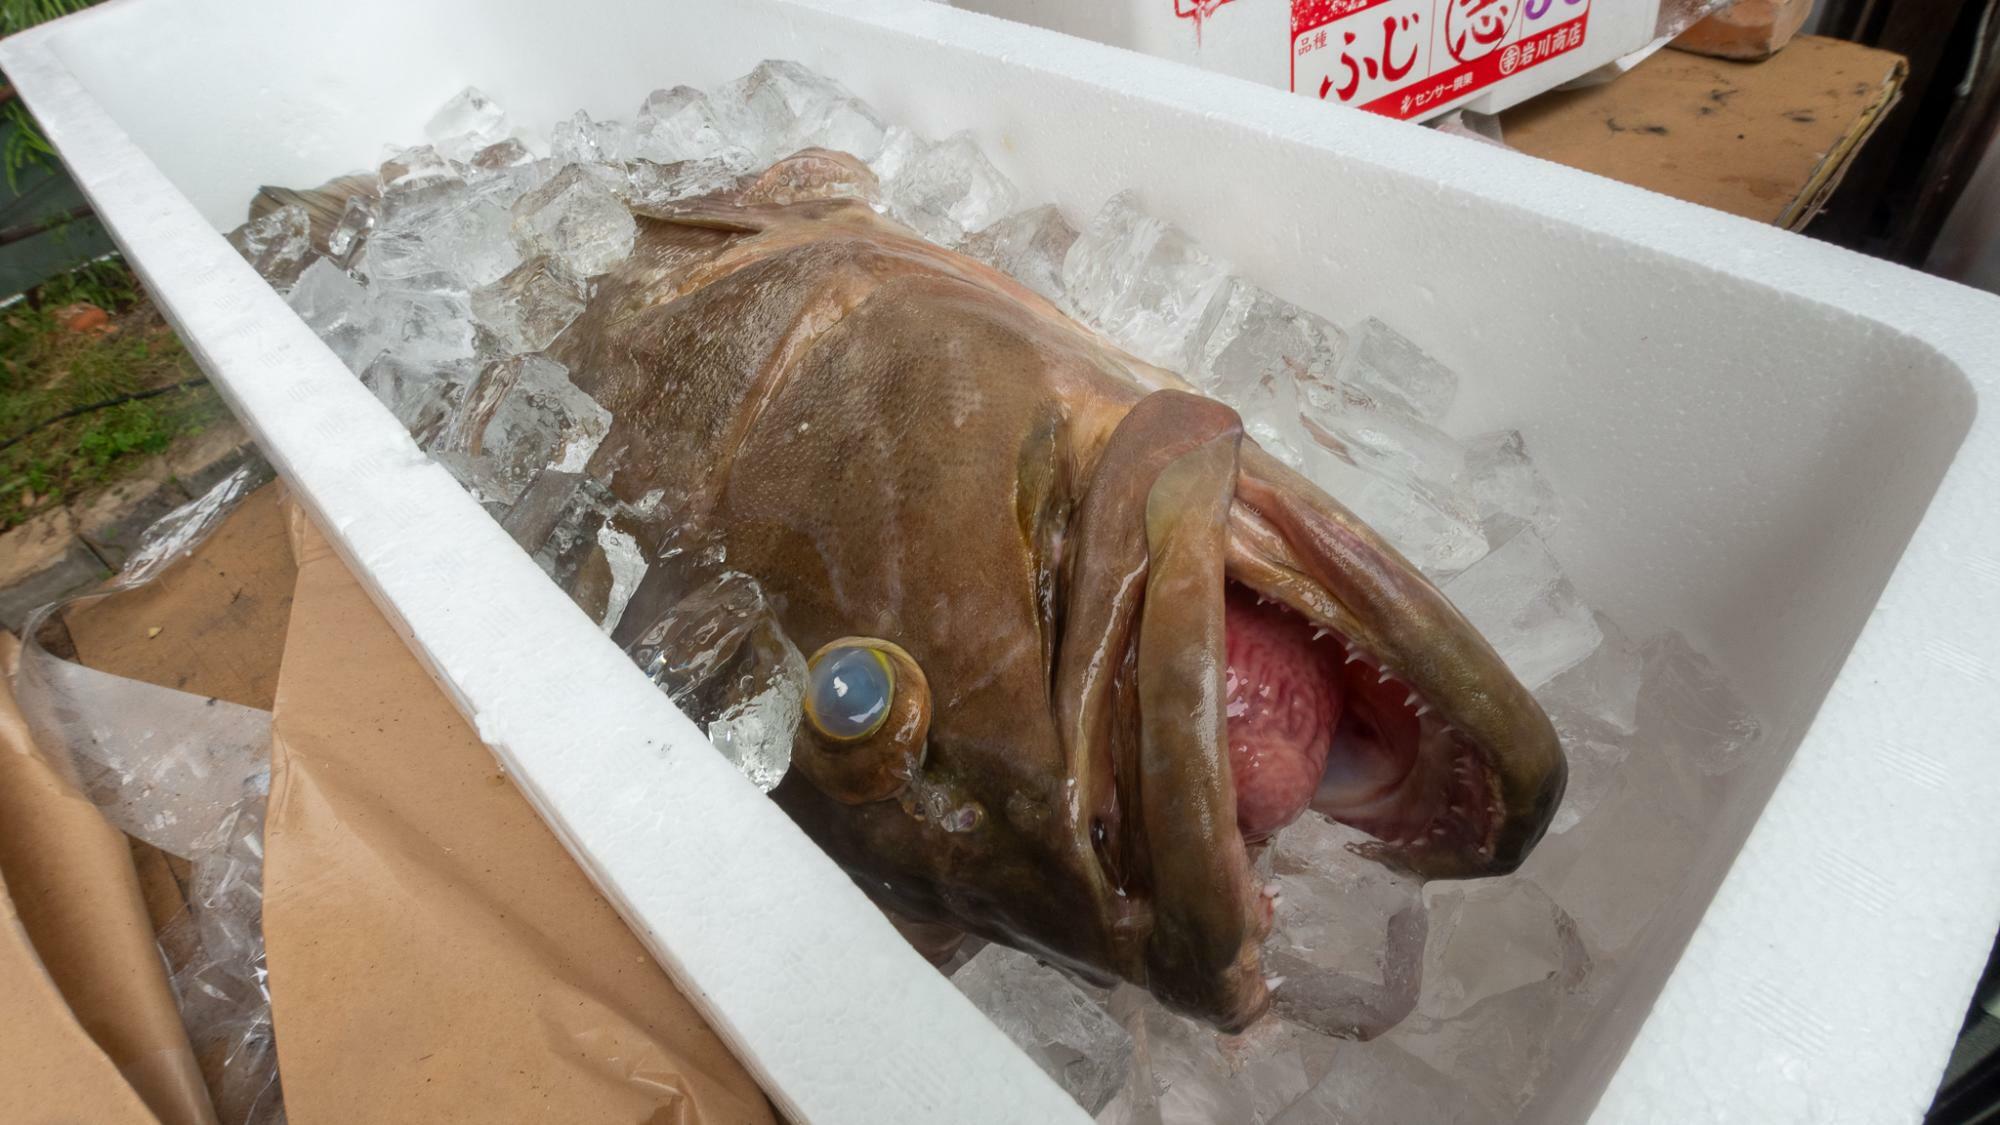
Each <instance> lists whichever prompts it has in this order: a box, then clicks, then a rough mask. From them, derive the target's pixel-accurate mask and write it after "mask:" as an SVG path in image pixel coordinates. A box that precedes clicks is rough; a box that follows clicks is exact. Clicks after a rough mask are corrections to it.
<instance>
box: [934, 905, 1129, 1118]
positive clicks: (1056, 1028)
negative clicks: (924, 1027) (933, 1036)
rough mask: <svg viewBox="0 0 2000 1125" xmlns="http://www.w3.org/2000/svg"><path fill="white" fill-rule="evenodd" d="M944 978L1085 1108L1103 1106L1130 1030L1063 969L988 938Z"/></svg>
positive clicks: (1123, 1060)
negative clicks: (976, 950)
mask: <svg viewBox="0 0 2000 1125" xmlns="http://www.w3.org/2000/svg"><path fill="white" fill-rule="evenodd" d="M951 983H952V984H954V985H956V986H957V987H958V990H959V991H960V992H962V993H964V994H965V998H966V999H968V1000H970V1001H972V1003H973V1006H974V1007H977V1008H978V1009H979V1010H980V1011H982V1012H984V1013H986V1018H988V1019H990V1020H992V1021H993V1023H994V1026H996V1027H998V1028H999V1029H1000V1030H1001V1031H1002V1032H1003V1033H1005V1034H1006V1036H1007V1038H1009V1039H1011V1040H1013V1041H1014V1044H1015V1045H1016V1046H1018V1047H1020V1048H1021V1050H1022V1051H1024V1052H1026V1054H1027V1056H1028V1057H1029V1058H1031V1059H1033V1060H1034V1061H1035V1065H1037V1066H1039V1067H1041V1068H1042V1070H1043V1071H1044V1072H1045V1073H1047V1074H1048V1076H1049V1077H1050V1078H1053V1079H1055V1081H1056V1084H1057V1085H1059V1086H1061V1087H1062V1088H1063V1090H1064V1092H1066V1093H1068V1094H1069V1096H1071V1097H1073V1098H1075V1099H1076V1100H1077V1104H1078V1105H1081V1106H1082V1107H1083V1108H1084V1111H1085V1112H1087V1113H1096V1112H1097V1111H1098V1110H1099V1109H1102V1108H1103V1107H1104V1104H1105V1103H1106V1102H1108V1101H1110V1100H1111V1096H1112V1095H1113V1094H1115V1093H1117V1091H1118V1087H1119V1086H1120V1085H1122V1084H1123V1083H1124V1081H1125V1072H1126V1068H1127V1066H1128V1065H1129V1064H1130V1062H1131V1058H1132V1036H1131V1035H1130V1034H1129V1033H1128V1032H1126V1030H1125V1028H1123V1027H1122V1026H1120V1025H1119V1023H1118V1021H1117V1020H1116V1019H1114V1018H1112V1016H1111V1013H1109V1012H1107V1011H1105V1010H1104V1007H1103V1006H1102V1005H1101V1004H1099V1003H1098V1001H1097V1000H1096V999H1094V998H1093V997H1092V996H1091V995H1090V994H1089V993H1087V992H1085V991H1084V990H1083V989H1082V988H1081V987H1079V986H1078V985H1077V984H1076V983H1075V982H1073V981H1071V980H1070V979H1069V978H1068V977H1066V976H1064V975H1063V974H1062V973H1060V972H1058V971H1056V970H1055V969H1052V968H1049V967H1048V966H1046V965H1043V964H1041V963H1040V962H1038V961H1036V960H1035V959H1034V958H1033V957H1030V956H1028V955H1027V954H1025V953H1021V952H1018V951H1016V950H1012V949H1009V948H1007V947H1006V946H1004V945H988V946H987V947H986V948H984V949H982V950H980V951H979V952H978V953H977V954H976V955H974V956H973V957H972V959H971V960H969V961H967V962H966V963H965V965H964V966H962V967H961V968H960V969H959V970H958V971H957V972H956V973H954V974H952V978H951Z"/></svg>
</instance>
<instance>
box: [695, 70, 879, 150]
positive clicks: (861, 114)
mask: <svg viewBox="0 0 2000 1125" xmlns="http://www.w3.org/2000/svg"><path fill="white" fill-rule="evenodd" d="M716 100H717V102H718V103H719V104H718V106H717V109H718V111H719V112H720V113H721V114H723V115H725V116H727V117H729V118H730V119H731V120H730V121H729V122H728V124H729V125H730V126H731V127H732V128H733V131H734V132H735V133H736V134H737V139H738V141H739V143H742V144H744V145H745V146H746V147H748V148H750V149H751V150H752V151H753V152H754V154H755V155H756V157H757V159H758V161H759V162H761V163H769V162H771V161H773V160H776V159H779V158H780V157H784V156H789V155H791V154H792V153H794V152H797V151H798V150H799V149H802V148H808V147H812V146H819V147H822V148H829V149H834V150H836V151H839V152H845V153H848V154H850V155H852V156H854V157H856V158H857V159H859V160H862V161H864V162H865V161H869V160H873V159H874V158H875V157H876V156H877V155H878V154H879V153H880V152H881V150H882V145H883V142H884V139H885V133H886V131H887V128H888V126H887V125H886V124H885V123H884V122H883V121H882V119H881V117H879V116H878V115H877V114H876V113H875V111H874V110H873V109H870V108H869V107H868V105H867V104H866V103H864V102H862V101H860V100H859V99H857V98H855V97H854V95H853V94H851V93H849V92H848V90H847V88H846V87H844V86H842V85H841V84H840V83H838V82H835V81H834V80H833V79H831V78H828V77H826V76H825V75H823V74H818V73H815V72H814V71H812V70H810V69H808V68H806V67H804V66H801V65H800V64H798V63H795V62H791V61H789V60H785V59H772V60H768V61H766V62H763V63H760V64H758V66H757V68H756V69H755V70H752V71H751V72H750V73H749V74H747V75H744V76H743V77H742V78H739V79H737V80H736V81H734V82H731V83H730V84H728V85H727V86H725V87H724V88H723V89H722V90H721V91H720V92H719V93H718V95H717V99H716Z"/></svg>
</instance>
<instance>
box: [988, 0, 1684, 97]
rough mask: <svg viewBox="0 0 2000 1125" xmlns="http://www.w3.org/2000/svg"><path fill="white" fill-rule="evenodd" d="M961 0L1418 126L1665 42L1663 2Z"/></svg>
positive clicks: (1547, 86)
mask: <svg viewBox="0 0 2000 1125" xmlns="http://www.w3.org/2000/svg"><path fill="white" fill-rule="evenodd" d="M953 2H954V3H956V4H957V5H958V6H959V7H961V8H968V9H971V10H973V11H978V12H984V13H986V14H987V15H993V16H1002V17H1005V18H1007V19H1012V20H1020V21H1021V22H1023V23H1031V24H1034V25H1035V26H1037V27H1046V28H1049V29H1050V30H1053V31H1060V32H1063V33H1065V34H1068V35H1079V36H1082V37H1083V38H1085V39H1090V40H1094V41H1096V42H1099V43H1108V44H1110V45H1112V46H1114V47H1124V48H1126V49H1128V50H1133V51H1140V52H1143V53H1145V54H1148V55H1157V56H1159V57H1160V58H1163V59H1172V60H1174V61H1175V62H1183V63H1188V64H1191V65H1193V66H1198V67H1201V68H1202V69H1204V70H1213V71H1216V72H1218V73H1221V74H1230V75H1234V76H1236V77H1238V78H1247V79H1249V80H1250V81H1252V82H1258V83H1262V84H1263V85H1266V86H1276V87H1277V88H1279V89H1280V90H1290V91H1292V92H1293V93H1296V94H1300V95H1303V96H1305V97H1308V98H1312V99H1314V100H1317V101H1325V102H1329V103H1331V104H1334V105H1347V106H1354V107H1357V108H1366V109H1368V110H1369V111H1370V112H1372V113H1380V114H1383V115H1385V116H1388V117H1396V118H1402V119H1405V120H1413V121H1422V120H1425V119H1427V118H1431V117H1436V116H1437V115H1438V114H1441V113H1445V112H1448V111H1450V110H1453V109H1460V108H1465V109H1473V110H1478V111H1480V112H1482V113H1498V112H1499V111H1501V110H1503V109H1505V108H1507V107H1508V106H1510V105H1514V104H1516V103H1518V102H1522V101H1526V100H1527V99H1529V98H1532V97H1534V96H1535V95H1536V94H1539V93H1541V92H1542V91H1544V90H1552V89H1554V88H1555V87H1557V86H1560V85H1562V84H1563V83H1565V82H1568V81H1570V80H1571V79H1573V78H1576V77H1578V76H1580V75H1583V74H1587V73H1589V72H1590V71H1593V70H1596V69H1597V68H1598V67H1600V66H1603V65H1605V64H1607V63H1610V62H1611V61H1613V60H1614V59H1618V58H1620V57H1621V56H1625V55H1628V54H1631V53H1632V52H1635V51H1639V50H1641V49H1642V48H1644V47H1646V46H1647V45H1648V44H1649V43H1652V42H1653V41H1654V40H1655V39H1656V38H1657V35H1656V31H1655V29H1656V27H1657V26H1658V24H1659V20H1660V9H1661V3H1660V0H1091V2H1089V3H1078V2H1077V0H953ZM1682 2H1683V3H1684V2H1685V0H1682Z"/></svg>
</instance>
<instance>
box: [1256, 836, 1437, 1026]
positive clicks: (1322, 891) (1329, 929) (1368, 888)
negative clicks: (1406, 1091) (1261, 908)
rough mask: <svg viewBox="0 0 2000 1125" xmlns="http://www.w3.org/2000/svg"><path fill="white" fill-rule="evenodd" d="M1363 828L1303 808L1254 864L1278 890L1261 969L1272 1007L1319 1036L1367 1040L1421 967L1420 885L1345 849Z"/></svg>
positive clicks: (1399, 1009)
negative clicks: (1269, 977) (1271, 984)
mask: <svg viewBox="0 0 2000 1125" xmlns="http://www.w3.org/2000/svg"><path fill="white" fill-rule="evenodd" d="M1372 842H1373V841H1372V838H1371V837H1369V836H1368V835H1367V834H1366V833H1363V832H1360V831H1358V830H1356V829H1353V828H1349V827H1347V826H1346V825H1344V824H1338V823H1336V822H1334V821H1331V820H1328V819H1327V818H1325V817H1323V816H1320V815H1319V814H1317V813H1311V814H1308V815H1306V816H1303V817H1300V818H1299V819H1298V820H1296V821H1294V822H1293V823H1292V824H1290V825H1289V826H1287V827H1286V828H1284V829H1283V830H1282V831H1280V832H1279V833H1278V834H1277V835H1276V836H1275V837H1273V838H1272V841H1271V846H1270V851H1269V854H1268V855H1267V856H1265V857H1264V858H1263V860H1262V861H1260V867H1263V866H1265V865H1268V870H1269V873H1270V880H1271V882H1272V883H1275V884H1276V886H1277V889H1278V893H1279V900H1278V906H1277V919H1276V924H1275V925H1274V926H1273V928H1272V931H1271V936H1270V938H1269V940H1267V941H1266V942H1265V945H1264V971H1265V972H1266V973H1267V974H1273V975H1276V976H1279V977H1283V978H1284V983H1283V984H1281V985H1279V986H1278V988H1277V991H1276V995H1275V1006H1276V1009H1277V1011H1278V1013H1279V1014H1280V1015H1282V1016H1284V1017H1285V1018H1286V1019H1290V1020H1293V1021H1296V1022H1298V1023H1301V1024H1304V1025H1305V1026H1307V1027H1310V1028H1313V1029H1314V1030H1317V1031H1320V1032H1323V1033H1325V1034H1328V1035H1339V1036H1343V1037H1354V1038H1362V1039H1366V1038H1370V1037H1373V1036H1375V1035H1379V1034H1380V1033H1381V1032H1382V1031H1384V1030H1385V1029H1387V1028H1389V1027H1390V1026H1392V1025H1394V1024H1395V1023H1396V1021H1398V1020H1400V1019H1402V1018H1403V1017H1404V1016H1406V1015H1408V1014H1409V1012H1410V1010H1411V1009H1412V1008H1413V1007H1414V1006H1415V1005H1416V1002H1417V986H1418V981H1419V978H1420V976H1421V973H1422V971H1423V955H1424V932H1425V920H1424V904H1423V886H1422V884H1421V883H1420V882H1418V881H1417V880H1415V879H1411V878H1408V877H1405V876H1403V875H1400V874H1398V873H1396V872H1394V871H1391V870H1389V869H1388V868H1386V867H1383V866H1382V865H1381V864H1378V863H1375V862H1374V861H1372V860H1368V859H1364V858H1362V857H1361V856H1360V855H1358V854H1356V853H1355V852H1354V851H1353V850H1352V849H1353V848H1354V847H1356V846H1362V845H1365V844H1368V843H1372Z"/></svg>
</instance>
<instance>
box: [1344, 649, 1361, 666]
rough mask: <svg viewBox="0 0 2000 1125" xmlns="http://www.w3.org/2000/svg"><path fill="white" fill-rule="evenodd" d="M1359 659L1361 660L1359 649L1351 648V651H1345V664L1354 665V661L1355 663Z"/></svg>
mask: <svg viewBox="0 0 2000 1125" xmlns="http://www.w3.org/2000/svg"><path fill="white" fill-rule="evenodd" d="M1361 658H1362V657H1361V650H1360V649H1358V648H1351V649H1348V650H1347V663H1349V664H1352V663H1354V662H1355V661H1357V660H1360V659H1361Z"/></svg>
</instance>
